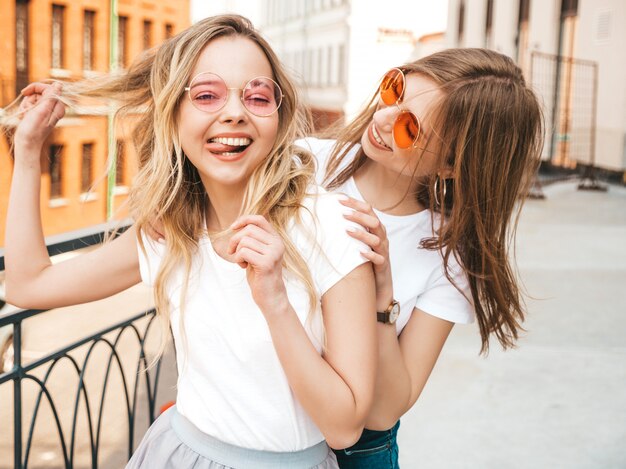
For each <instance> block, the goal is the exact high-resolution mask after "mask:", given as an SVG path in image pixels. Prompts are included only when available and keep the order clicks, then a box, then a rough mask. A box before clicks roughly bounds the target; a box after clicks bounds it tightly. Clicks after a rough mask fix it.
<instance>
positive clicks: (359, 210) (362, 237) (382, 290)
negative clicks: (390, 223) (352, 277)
mask: <svg viewBox="0 0 626 469" xmlns="http://www.w3.org/2000/svg"><path fill="white" fill-rule="evenodd" d="M339 201H340V202H341V204H342V205H344V206H345V207H348V208H350V209H351V211H349V212H347V213H345V214H344V218H346V219H347V220H350V221H352V222H355V223H358V224H359V225H361V226H362V227H363V228H364V229H363V230H358V229H356V230H354V229H348V234H349V235H350V236H351V237H353V238H355V239H358V240H359V241H362V242H363V243H365V244H367V245H368V246H369V247H370V248H371V251H365V252H363V253H361V254H362V256H363V257H364V258H366V259H367V260H369V261H371V262H372V265H373V266H374V274H375V276H376V300H377V303H379V302H381V301H382V302H383V303H385V307H387V306H386V305H388V304H389V298H392V297H393V281H392V278H391V264H390V263H389V239H388V238H387V231H386V230H385V226H384V225H383V224H382V223H381V221H380V219H379V218H378V216H377V215H376V213H375V212H374V210H373V209H372V206H371V205H370V204H368V203H367V202H363V201H361V200H357V199H353V198H352V197H347V196H346V197H344V198H341V199H340V200H339Z"/></svg>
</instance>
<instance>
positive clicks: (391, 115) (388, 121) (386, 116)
mask: <svg viewBox="0 0 626 469" xmlns="http://www.w3.org/2000/svg"><path fill="white" fill-rule="evenodd" d="M399 113H400V109H399V108H398V106H396V105H392V106H386V105H384V104H381V105H380V107H379V108H378V110H377V111H376V112H375V113H374V123H375V124H376V127H377V128H378V129H380V130H382V131H383V132H391V131H392V130H393V123H394V122H395V120H396V117H397V116H398V114H399Z"/></svg>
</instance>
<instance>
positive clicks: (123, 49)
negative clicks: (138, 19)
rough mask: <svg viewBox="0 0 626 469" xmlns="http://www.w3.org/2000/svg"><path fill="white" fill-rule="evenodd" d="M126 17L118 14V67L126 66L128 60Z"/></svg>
mask: <svg viewBox="0 0 626 469" xmlns="http://www.w3.org/2000/svg"><path fill="white" fill-rule="evenodd" d="M127 33H128V17H127V16H120V17H119V23H118V27H117V66H118V68H126V65H127V61H128V49H127V47H128V41H127V40H126V39H127V37H128V36H127Z"/></svg>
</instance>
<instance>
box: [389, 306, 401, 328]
mask: <svg viewBox="0 0 626 469" xmlns="http://www.w3.org/2000/svg"><path fill="white" fill-rule="evenodd" d="M398 316H400V303H398V302H397V301H396V302H394V304H393V306H392V307H391V311H389V322H390V323H391V324H393V323H394V322H396V320H397V319H398Z"/></svg>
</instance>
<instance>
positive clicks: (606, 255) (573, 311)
mask: <svg viewBox="0 0 626 469" xmlns="http://www.w3.org/2000/svg"><path fill="white" fill-rule="evenodd" d="M544 192H545V194H546V199H545V200H530V201H528V202H527V203H526V205H525V207H524V211H523V213H522V218H521V220H520V226H519V230H518V246H517V257H518V264H519V268H520V273H521V276H522V277H523V279H524V282H525V285H526V289H527V290H528V293H529V294H530V295H531V296H532V297H533V299H531V300H529V301H528V307H529V311H530V314H529V317H528V321H527V322H526V329H527V332H526V334H525V337H524V338H523V339H522V340H521V341H520V343H519V347H518V348H517V349H515V350H513V351H508V352H502V351H501V350H499V349H498V347H497V346H496V344H493V349H492V351H491V353H490V355H489V356H488V357H487V358H479V357H478V350H479V336H478V331H477V329H476V327H475V325H472V326H458V327H455V329H454V330H453V333H452V335H451V337H450V339H449V340H448V343H447V345H446V347H445V349H444V352H443V354H442V357H441V358H440V360H439V363H438V364H437V367H436V368H435V371H434V372H433V375H432V377H431V379H430V382H429V383H428V385H427V386H426V389H425V390H424V392H423V394H422V396H421V398H420V399H419V401H418V403H417V404H416V406H415V407H414V408H413V409H412V410H411V411H410V412H409V414H407V415H406V416H405V417H404V418H403V419H402V426H401V429H400V464H401V467H402V468H403V469H413V468H415V469H437V468H445V469H456V468H471V469H474V468H477V469H483V468H484V469H490V468H493V469H502V468H504V469H515V468H524V469H526V468H532V469H542V468H568V469H586V468H589V469H592V468H593V469H598V468H602V469H604V468H607V469H609V468H611V469H612V468H615V469H618V468H620V469H623V468H626V188H624V187H618V186H610V187H609V191H608V192H606V193H595V192H581V191H577V190H576V183H571V182H566V183H559V184H555V185H552V186H549V187H547V188H545V189H544Z"/></svg>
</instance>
